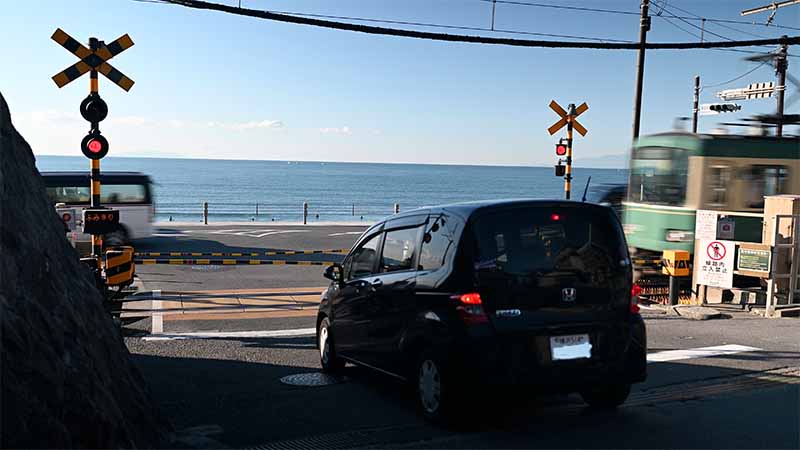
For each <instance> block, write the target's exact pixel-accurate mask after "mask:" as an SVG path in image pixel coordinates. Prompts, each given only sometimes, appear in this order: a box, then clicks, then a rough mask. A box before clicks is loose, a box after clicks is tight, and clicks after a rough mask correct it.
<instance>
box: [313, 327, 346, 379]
mask: <svg viewBox="0 0 800 450" xmlns="http://www.w3.org/2000/svg"><path fill="white" fill-rule="evenodd" d="M317 348H318V349H319V364H320V366H322V371H323V372H327V373H335V372H339V371H341V370H342V368H344V360H343V359H341V358H339V357H338V356H337V355H336V347H335V346H334V341H333V335H332V334H331V323H330V322H329V321H328V318H327V317H325V318H323V319H322V320H321V321H320V322H319V327H317Z"/></svg>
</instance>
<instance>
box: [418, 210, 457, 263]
mask: <svg viewBox="0 0 800 450" xmlns="http://www.w3.org/2000/svg"><path fill="white" fill-rule="evenodd" d="M449 220H450V219H449V218H448V217H447V216H445V215H441V216H439V217H437V218H436V219H433V220H432V221H431V222H430V223H429V224H428V225H426V228H425V234H424V235H423V237H422V248H421V249H420V252H419V264H418V267H417V270H436V269H438V268H440V267H442V266H443V265H444V261H445V258H446V257H447V252H448V251H450V250H451V249H454V248H455V243H454V242H453V233H452V230H450V229H449V228H447V227H446V226H445V225H446V224H447V222H448V221H449Z"/></svg>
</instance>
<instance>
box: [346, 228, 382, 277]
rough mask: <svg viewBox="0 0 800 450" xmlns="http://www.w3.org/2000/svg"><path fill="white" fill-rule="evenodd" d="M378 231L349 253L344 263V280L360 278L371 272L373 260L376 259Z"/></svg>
mask: <svg viewBox="0 0 800 450" xmlns="http://www.w3.org/2000/svg"><path fill="white" fill-rule="evenodd" d="M380 237H381V235H380V233H378V234H376V235H375V236H373V237H372V238H371V239H369V240H368V241H366V242H365V243H364V244H362V245H361V247H359V248H358V249H357V250H355V251H354V252H353V253H352V254H351V255H350V259H349V261H348V262H347V263H346V264H345V274H344V279H345V280H352V279H354V278H361V277H365V276H368V275H371V274H372V270H373V267H375V260H376V259H378V243H380Z"/></svg>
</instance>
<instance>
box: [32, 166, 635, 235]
mask: <svg viewBox="0 0 800 450" xmlns="http://www.w3.org/2000/svg"><path fill="white" fill-rule="evenodd" d="M36 165H37V167H38V169H39V170H40V171H54V170H86V171H87V172H88V168H89V161H88V160H87V159H86V158H84V157H82V156H38V157H37V158H36ZM101 169H102V170H125V171H137V172H143V173H146V174H147V175H149V176H150V177H151V178H152V180H153V182H154V186H153V188H154V193H155V204H156V220H158V221H169V220H170V218H171V219H172V220H173V221H176V222H198V223H199V222H201V220H202V211H203V207H202V204H203V202H208V210H209V223H213V222H215V221H216V222H239V221H247V222H250V221H254V222H272V221H275V222H298V221H302V219H303V202H307V203H308V212H309V222H311V223H314V222H364V223H371V222H374V221H376V220H378V219H380V218H382V217H384V216H387V215H389V214H391V213H392V212H393V210H394V204H395V203H397V204H399V205H400V210H401V211H406V210H409V209H413V208H418V207H421V206H431V205H437V204H442V203H452V202H463V201H472V200H488V199H503V198H522V197H525V198H530V197H534V198H563V197H564V182H563V180H562V179H561V178H557V177H555V176H554V174H553V168H552V167H505V166H456V165H430V164H372V163H334V162H293V161H242V160H209V159H167V158H122V157H107V158H104V159H103V160H102V163H101ZM589 176H591V177H592V179H591V185H590V188H589V193H590V195H589V196H588V198H589V199H590V200H591V199H592V198H595V197H596V196H597V195H598V194H599V192H600V191H601V190H602V186H604V185H609V184H622V183H625V182H626V181H627V179H628V171H627V170H626V169H587V168H577V169H574V177H575V179H574V181H573V185H572V186H573V187H572V189H573V191H572V196H573V198H580V197H581V196H582V194H583V189H584V186H585V184H586V180H587V178H588V177H589Z"/></svg>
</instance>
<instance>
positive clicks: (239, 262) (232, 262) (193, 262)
mask: <svg viewBox="0 0 800 450" xmlns="http://www.w3.org/2000/svg"><path fill="white" fill-rule="evenodd" d="M134 262H135V263H136V264H142V265H148V264H166V265H177V266H180V265H187V266H246V265H254V266H258V265H263V266H267V265H274V266H279V265H286V266H325V265H329V264H335V263H337V262H338V261H295V260H290V259H205V258H203V259H174V258H167V259H148V258H136V259H134Z"/></svg>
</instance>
